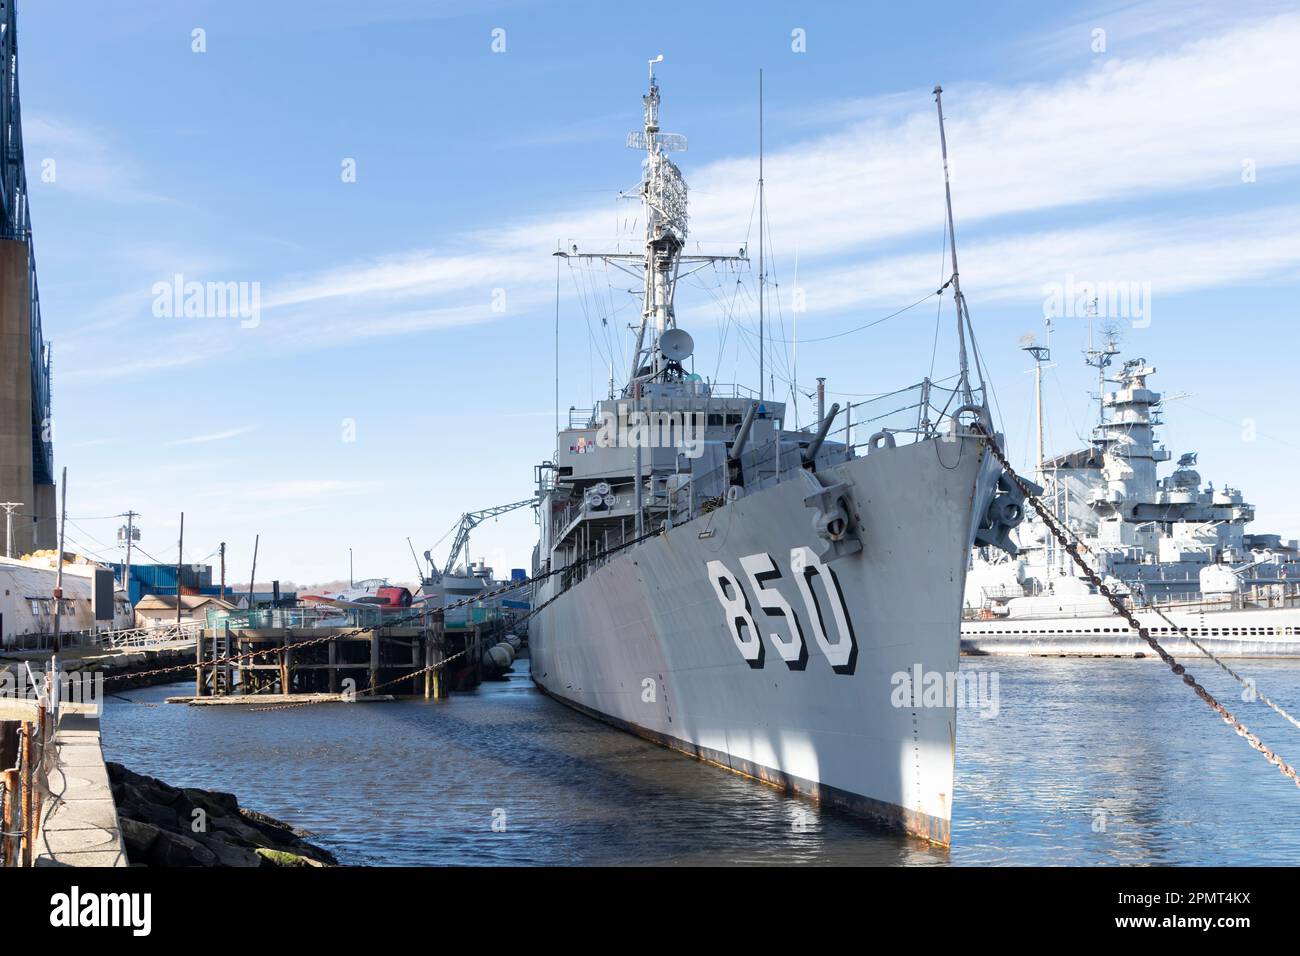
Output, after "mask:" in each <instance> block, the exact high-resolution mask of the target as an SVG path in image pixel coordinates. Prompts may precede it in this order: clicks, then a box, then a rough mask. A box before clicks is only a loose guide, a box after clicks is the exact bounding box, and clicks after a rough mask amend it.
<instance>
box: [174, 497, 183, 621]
mask: <svg viewBox="0 0 1300 956" xmlns="http://www.w3.org/2000/svg"><path fill="white" fill-rule="evenodd" d="M184 553H185V512H184V511H182V512H181V537H180V540H179V541H177V542H176V630H177V632H179V631H180V627H181V560H182V555H183V554H184Z"/></svg>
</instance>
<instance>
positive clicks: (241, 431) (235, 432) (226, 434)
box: [167, 425, 257, 445]
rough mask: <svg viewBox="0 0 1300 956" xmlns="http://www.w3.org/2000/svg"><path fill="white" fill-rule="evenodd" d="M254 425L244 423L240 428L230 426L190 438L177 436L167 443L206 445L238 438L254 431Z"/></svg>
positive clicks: (255, 427) (255, 428)
mask: <svg viewBox="0 0 1300 956" xmlns="http://www.w3.org/2000/svg"><path fill="white" fill-rule="evenodd" d="M256 430H257V426H256V425H245V426H244V427H242V428H230V429H227V430H226V431H222V432H212V433H211V434H208V435H194V436H191V437H190V438H178V439H176V441H169V442H168V443H167V444H169V445H206V444H208V443H209V442H214V441H226V440H227V439H230V438H238V437H239V436H240V435H247V434H248V433H249V432H251V431H256Z"/></svg>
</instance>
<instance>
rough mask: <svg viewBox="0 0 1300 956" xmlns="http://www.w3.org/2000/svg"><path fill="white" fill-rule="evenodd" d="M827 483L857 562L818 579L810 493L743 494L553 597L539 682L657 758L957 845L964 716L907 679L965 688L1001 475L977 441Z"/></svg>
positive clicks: (930, 444) (796, 484)
mask: <svg viewBox="0 0 1300 956" xmlns="http://www.w3.org/2000/svg"><path fill="white" fill-rule="evenodd" d="M819 477H821V478H823V479H824V480H829V481H843V482H846V483H848V485H849V487H850V497H851V500H852V506H853V507H852V512H853V514H854V515H855V516H856V523H857V526H858V528H859V529H860V531H859V533H860V538H861V541H862V548H861V550H860V551H859V552H857V553H854V554H848V555H845V556H842V557H839V558H838V559H836V560H834V561H828V562H827V563H825V564H824V565H822V566H821V568H820V569H818V573H812V572H810V571H808V570H807V567H808V565H807V564H805V563H804V562H805V561H806V558H804V557H800V555H805V556H806V555H808V554H810V553H811V552H809V551H806V550H803V549H807V548H810V547H812V546H814V545H815V544H816V541H817V539H816V535H815V533H814V530H813V527H812V522H811V512H810V511H809V509H808V507H807V506H806V505H805V503H804V497H805V494H806V488H805V487H804V486H803V483H802V482H800V481H794V480H792V481H784V482H782V483H780V484H777V485H775V486H772V487H768V488H766V489H764V490H761V491H757V492H754V493H752V494H750V495H746V496H744V497H741V498H739V499H738V500H735V501H732V502H729V503H727V504H726V505H725V506H723V507H721V508H719V509H718V510H716V511H714V512H711V513H708V514H704V515H701V516H700V517H697V518H695V519H693V520H691V521H689V522H686V523H684V524H681V525H679V526H677V527H675V528H672V529H670V530H668V531H667V532H666V533H665V534H663V535H661V536H659V537H656V538H653V539H651V540H649V541H647V542H645V543H644V544H641V545H639V546H636V547H635V548H632V549H630V550H628V551H627V552H624V553H623V554H621V555H619V556H617V557H614V558H612V559H611V560H610V561H609V562H608V563H606V564H604V565H603V566H601V567H600V568H599V569H597V570H595V571H594V572H593V573H591V574H590V575H588V576H587V577H586V578H585V579H584V580H582V581H581V582H580V583H578V584H576V585H574V586H572V587H571V588H570V589H569V590H567V591H564V592H562V593H561V592H560V590H559V589H560V587H561V585H560V584H559V582H558V580H557V579H556V578H551V579H549V580H548V581H547V582H545V583H544V584H542V585H540V586H539V589H538V593H537V594H536V595H535V596H534V599H535V601H536V603H537V604H539V605H540V604H542V602H545V601H548V600H551V601H552V603H551V604H549V605H548V606H546V607H545V608H544V609H543V610H541V611H540V612H539V614H538V615H537V617H536V618H535V619H534V621H533V622H532V624H531V626H530V635H529V641H530V646H531V654H532V658H533V660H532V675H533V679H534V681H535V682H536V683H537V685H538V686H539V687H540V688H541V689H542V690H544V691H545V692H546V693H548V694H550V695H551V696H553V697H555V698H557V699H558V700H560V701H563V702H564V703H566V704H569V705H571V706H573V707H575V708H577V709H579V710H581V711H583V712H585V713H587V714H590V715H592V716H594V717H598V718H600V719H602V720H605V721H608V722H609V723H611V724H613V725H615V726H618V727H620V728H623V729H625V730H628V731H631V732H634V733H636V734H639V735H641V736H642V737H645V738H647V739H649V740H653V741H655V742H657V743H660V744H663V745H665V746H668V747H671V748H674V749H676V750H680V751H683V752H684V753H687V754H691V755H694V756H696V757H699V758H702V759H704V760H707V761H710V762H712V763H715V764H718V765H720V766H723V767H726V768H729V769H731V770H735V771H738V772H740V773H743V774H747V775H749V776H752V777H755V778H757V779H760V780H763V781H766V782H768V783H771V784H774V785H776V786H779V787H782V788H784V789H786V790H788V791H791V792H795V793H799V794H804V795H807V796H809V797H812V798H814V799H817V800H820V801H823V802H826V803H829V804H834V805H839V806H843V807H846V808H849V809H851V810H854V811H858V812H863V813H866V814H868V815H870V816H872V817H875V818H878V819H881V820H883V821H886V822H888V823H891V824H894V825H897V826H900V827H902V828H904V829H906V830H908V831H909V832H912V833H915V834H918V835H920V836H923V837H926V838H928V839H930V840H933V841H935V842H938V843H943V844H947V843H948V840H949V824H950V819H951V813H952V794H953V766H954V753H955V745H956V712H955V706H954V704H953V703H952V701H951V700H946V701H944V702H943V703H942V704H938V705H931V706H922V702H921V701H920V700H919V699H916V698H913V697H911V696H910V695H909V692H908V691H907V690H906V687H910V684H905V685H900V675H908V677H909V679H910V677H911V676H912V675H914V674H915V673H916V668H918V667H919V668H921V673H922V674H926V675H928V674H934V673H938V674H941V675H949V674H955V673H956V671H957V668H958V664H959V631H960V625H961V620H960V616H961V604H962V589H963V585H964V581H965V572H966V565H967V556H968V554H969V549H970V547H971V544H972V540H973V535H974V521H973V516H974V515H975V514H976V513H982V508H983V506H984V505H987V502H988V499H989V496H990V495H991V494H992V486H993V483H994V482H995V481H996V478H997V468H996V465H995V463H993V462H992V461H991V457H990V456H989V455H988V454H987V452H986V450H985V449H984V447H983V446H982V445H981V444H980V443H979V442H978V441H977V440H976V439H974V438H971V437H961V438H958V439H956V440H955V441H944V440H942V439H931V440H926V441H921V442H918V443H916V444H913V445H907V446H900V447H897V448H877V449H873V450H872V451H871V453H870V454H869V455H868V456H866V457H863V458H856V459H852V460H850V461H847V462H845V463H843V464H840V465H836V466H834V467H831V468H825V469H822V470H821V471H820V472H819ZM792 550H795V551H796V552H797V553H796V554H792ZM742 559H744V560H745V562H746V564H742ZM747 567H748V568H749V570H750V572H752V571H753V569H754V568H755V567H761V568H763V569H764V570H765V571H766V573H761V574H758V575H757V576H755V575H753V574H752V573H747V570H746V568H747ZM825 569H829V570H830V571H831V572H833V573H831V574H828V573H825ZM801 583H802V584H804V585H806V587H801ZM737 585H738V586H739V587H738V588H737ZM760 592H761V593H760ZM765 608H766V609H768V610H766V612H765ZM745 617H748V619H749V620H750V621H752V622H754V623H756V625H757V630H758V631H759V632H761V637H759V636H758V635H757V634H755V633H753V632H752V631H751V629H750V626H749V624H747V623H744V618H745ZM738 618H739V619H741V620H740V623H735V624H734V626H733V622H734V621H736V620H737V619H738ZM792 618H793V620H792ZM846 642H847V643H846ZM900 686H901V687H903V688H904V689H902V690H900ZM926 703H930V702H926Z"/></svg>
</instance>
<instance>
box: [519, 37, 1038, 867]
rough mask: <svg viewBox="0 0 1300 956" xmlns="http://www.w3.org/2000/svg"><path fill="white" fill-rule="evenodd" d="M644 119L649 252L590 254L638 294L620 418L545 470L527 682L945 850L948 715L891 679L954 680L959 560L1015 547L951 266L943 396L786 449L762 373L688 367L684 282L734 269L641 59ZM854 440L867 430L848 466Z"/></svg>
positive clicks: (839, 417)
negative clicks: (703, 225)
mask: <svg viewBox="0 0 1300 956" xmlns="http://www.w3.org/2000/svg"><path fill="white" fill-rule="evenodd" d="M656 62H657V61H656ZM940 92H941V91H940V90H938V89H936V91H935V93H936V102H938V98H939V94H940ZM643 105H644V128H643V129H642V130H638V131H637V132H634V133H632V134H631V135H630V136H629V137H628V144H627V145H628V146H630V147H633V148H636V149H638V150H640V151H642V152H643V154H644V159H643V176H642V182H641V187H640V189H641V197H642V202H643V210H644V223H645V237H644V248H643V250H638V251H637V252H635V253H632V254H627V255H621V254H614V253H610V254H600V253H596V254H590V255H589V256H587V257H588V258H590V259H593V260H598V259H604V260H606V261H607V262H610V263H612V264H615V265H619V266H623V267H626V268H628V269H630V270H635V271H636V272H637V274H638V275H639V277H640V278H641V279H643V281H644V292H643V299H642V314H641V322H640V326H639V329H638V330H637V333H636V342H635V347H634V349H633V350H632V353H631V359H632V361H631V365H630V369H629V372H628V376H627V381H626V385H625V386H624V388H623V389H622V394H621V396H619V397H611V398H609V399H608V400H603V401H601V402H599V404H598V406H597V407H596V408H595V409H593V410H592V412H591V414H590V417H586V416H585V415H584V414H583V413H579V414H578V415H577V416H574V415H571V420H570V422H569V427H568V428H562V429H561V430H560V432H559V434H558V436H557V448H556V452H555V457H554V459H553V460H549V461H546V462H544V463H543V464H542V465H541V466H540V467H539V468H538V471H537V481H538V489H537V490H538V496H539V500H540V522H539V523H540V540H539V543H538V546H537V548H536V550H535V552H534V558H533V573H534V575H540V576H542V577H541V580H540V581H539V582H538V584H537V585H536V587H535V592H534V595H533V600H534V606H535V607H536V608H537V611H536V617H535V618H534V619H533V621H532V622H531V623H530V632H529V645H530V649H531V654H532V659H533V660H532V676H533V680H534V681H535V682H536V683H537V685H538V686H539V687H540V688H541V689H542V690H544V691H545V692H546V693H547V694H550V695H551V696H553V697H555V698H557V699H559V700H560V701H562V702H564V703H566V704H568V705H570V706H572V707H574V708H576V709H578V710H580V711H582V712H584V713H587V714H589V715H591V716H594V717H597V718H600V719H602V720H604V721H607V722H609V723H611V724H613V725H615V726H617V727H620V728H623V729H625V730H629V731H631V732H633V733H636V734H638V735H640V736H642V737H645V738H647V739H649V740H652V741H655V742H657V743H660V744H663V745H665V746H668V747H670V748H673V749H676V750H679V751H682V752H685V753H687V754H690V755H693V756H696V757H699V758H702V759H704V760H706V761H709V762H712V763H715V764H718V765H721V766H723V767H726V768H729V769H732V770H735V771H738V772H740V773H743V774H747V775H749V776H752V777H755V778H759V779H761V780H764V781H767V782H769V783H772V784H775V785H777V786H780V787H782V788H785V789H786V790H788V791H790V792H796V793H801V794H806V795H808V796H811V797H813V798H815V799H819V800H821V801H823V802H825V803H828V804H833V805H838V806H842V807H846V808H849V809H852V810H855V811H859V812H864V813H866V814H869V815H871V816H874V817H877V818H879V819H882V820H885V821H888V822H891V823H894V824H897V825H899V826H902V827H903V828H905V829H906V830H908V831H910V832H913V833H916V834H920V835H923V836H925V837H927V838H929V839H931V840H934V841H937V842H940V843H945V844H946V843H947V842H948V839H949V821H950V818H951V813H952V801H953V767H954V753H955V734H956V713H955V707H954V705H953V703H952V700H951V698H949V699H948V700H945V701H942V702H939V703H935V702H933V701H931V700H929V699H927V700H926V701H925V702H924V705H923V704H922V701H921V697H920V694H919V691H918V692H917V693H916V694H915V695H914V696H907V695H904V696H903V697H902V698H900V696H899V693H898V691H899V687H900V685H899V681H898V678H899V675H903V676H905V677H906V676H908V675H912V674H914V673H916V672H917V670H918V669H919V670H920V671H921V672H922V673H923V674H924V675H925V676H926V677H927V678H929V677H930V676H931V675H936V674H937V675H941V676H942V675H955V673H956V671H957V668H958V665H959V639H960V635H959V628H960V616H961V596H962V584H963V580H964V577H965V573H966V567H967V562H968V556H969V554H970V549H971V547H972V546H973V544H974V542H975V541H976V540H977V536H978V540H980V541H986V542H993V541H995V540H1002V541H1004V542H1005V540H1006V537H1007V535H1008V534H1009V531H1010V528H1011V527H1013V526H1014V524H1015V523H1016V522H1017V521H1018V520H1019V516H1020V514H1021V506H1020V502H1019V500H1018V496H1017V494H1016V492H1015V491H1014V489H1010V490H1009V485H1010V483H1009V482H1008V481H1006V480H1005V478H1004V476H1003V475H1002V472H1001V469H1000V468H999V466H998V465H997V463H996V461H995V460H994V458H993V456H992V455H991V454H990V453H989V452H988V449H987V447H986V446H985V444H984V443H983V442H982V441H981V440H980V437H979V436H978V435H977V433H975V432H974V431H973V430H972V428H971V427H970V426H971V424H972V423H973V422H979V423H980V424H981V426H982V427H984V428H986V429H988V430H989V431H991V430H992V425H991V422H990V419H989V415H988V410H987V405H986V404H985V402H984V397H983V396H984V388H983V383H982V382H978V383H977V384H975V385H972V382H971V376H970V375H969V374H968V371H967V368H966V363H965V354H966V353H965V347H966V342H967V341H968V339H969V337H970V335H971V331H970V321H969V316H968V315H967V314H966V312H965V305H964V300H963V299H962V297H961V292H960V288H959V287H958V284H957V281H956V280H957V277H956V253H955V250H954V252H953V273H954V275H953V278H952V280H950V284H951V285H953V286H954V289H953V292H954V298H955V301H956V303H957V321H958V325H959V331H960V335H961V341H962V345H963V352H962V356H961V357H962V363H961V368H962V371H961V373H960V376H959V378H958V385H957V388H956V389H955V390H944V389H940V388H939V387H938V386H936V385H934V384H932V383H930V382H928V381H927V382H923V383H922V384H920V385H918V386H915V387H913V388H910V389H906V390H903V391H902V392H899V393H895V394H894V395H892V396H890V397H889V398H888V399H886V400H885V404H883V405H880V406H878V407H879V408H880V409H882V410H883V409H886V408H887V409H890V410H894V411H898V410H900V409H901V410H902V414H901V416H900V418H906V421H902V422H900V423H899V424H898V425H897V427H886V424H885V421H884V418H881V419H879V420H878V421H876V422H874V423H870V422H871V420H872V419H873V418H875V417H876V416H875V414H874V413H873V412H872V411H871V409H868V410H867V411H866V412H863V413H862V414H861V416H860V417H858V416H855V422H854V423H852V424H851V423H850V422H848V420H847V417H846V415H843V414H841V413H840V409H839V406H838V405H833V406H832V407H831V408H830V409H829V410H828V411H824V412H823V411H819V421H818V422H817V423H816V427H809V428H805V429H798V428H791V427H789V422H788V421H787V415H788V412H787V409H786V407H785V405H784V404H783V403H782V402H778V401H773V400H771V398H770V397H768V396H765V395H764V393H763V389H762V379H763V376H762V371H761V368H762V366H761V362H760V375H759V386H760V387H759V390H758V391H757V392H753V391H750V390H748V389H746V388H744V387H742V386H735V385H720V384H716V383H714V382H710V381H705V380H702V379H701V377H700V376H699V375H696V374H694V373H693V372H690V371H689V370H688V368H689V366H688V364H687V363H688V362H689V361H690V359H691V356H692V351H693V343H692V341H691V337H690V336H689V334H687V333H686V332H685V330H682V329H679V328H678V327H677V324H676V319H675V315H674V308H673V297H674V291H675V288H676V284H677V279H678V276H679V270H683V271H685V270H688V269H689V268H691V267H693V264H696V263H701V262H709V261H717V260H737V259H739V260H744V259H746V258H747V255H746V252H745V250H743V249H742V250H741V255H740V256H735V257H720V256H694V255H687V254H685V253H684V246H685V243H686V225H687V215H686V183H685V181H684V179H683V178H682V175H681V172H680V170H679V169H678V167H677V166H676V165H675V164H674V163H673V162H672V161H671V160H670V159H669V156H668V153H669V151H670V149H681V148H684V147H685V140H684V138H683V137H681V136H679V135H677V134H670V133H664V132H661V130H660V127H659V105H660V95H659V87H658V85H657V84H656V82H655V77H654V72H653V62H652V64H651V72H650V86H649V91H648V92H647V93H646V95H645V96H644V97H643ZM939 116H940V128H941V131H942V109H941V104H940V114H939ZM760 156H761V151H760ZM945 157H946V147H945ZM761 181H762V177H761V173H760V200H759V210H760V217H761V210H762V199H761ZM948 215H949V225H950V227H951V200H950V199H949V212H948ZM759 222H760V226H759V234H760V236H761V235H762V220H761V218H760V220H759ZM950 235H951V230H950ZM558 254H559V255H561V256H565V257H570V258H572V257H578V258H582V257H581V256H579V255H578V253H577V252H576V251H573V252H572V253H570V252H561V253H558ZM759 260H760V263H762V261H763V254H762V248H761V246H760V252H759ZM759 273H760V280H759V295H758V302H759V309H760V311H759V317H760V319H759V329H760V332H759V336H758V338H759V342H760V347H761V343H762V341H763V333H762V328H763V326H762V315H763V313H762V303H763V279H762V275H763V273H764V267H763V266H762V265H760V270H759ZM749 334H752V333H749ZM978 371H979V370H978V363H976V369H975V374H976V375H978ZM855 384H858V385H859V390H861V391H865V390H867V388H869V387H870V386H872V385H874V382H872V381H870V380H869V379H868V380H866V381H865V382H863V383H855ZM863 386H865V387H863ZM876 387H877V388H878V386H876ZM859 407H861V406H859ZM575 419H576V420H575ZM852 428H858V429H860V433H861V434H863V435H865V434H866V433H867V432H868V431H870V430H872V429H874V430H875V433H874V434H871V435H870V437H869V439H867V440H866V441H865V442H863V443H861V444H860V445H858V446H856V447H855V445H854V444H853V441H852V440H851V436H852V434H853V433H852V431H851V429H852ZM684 435H685V436H686V438H687V439H688V440H683V436H684ZM859 450H862V451H863V452H864V453H861V454H860V453H859ZM941 696H942V695H941Z"/></svg>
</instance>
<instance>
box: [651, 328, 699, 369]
mask: <svg viewBox="0 0 1300 956" xmlns="http://www.w3.org/2000/svg"><path fill="white" fill-rule="evenodd" d="M659 351H660V352H662V353H663V356H664V358H666V359H668V361H670V362H682V361H685V360H686V359H688V358H690V357H691V353H692V352H694V351H695V340H694V339H692V338H691V333H689V332H687V331H686V330H685V329H669V330H668V331H667V332H665V333H664V334H663V335H661V336H659Z"/></svg>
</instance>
